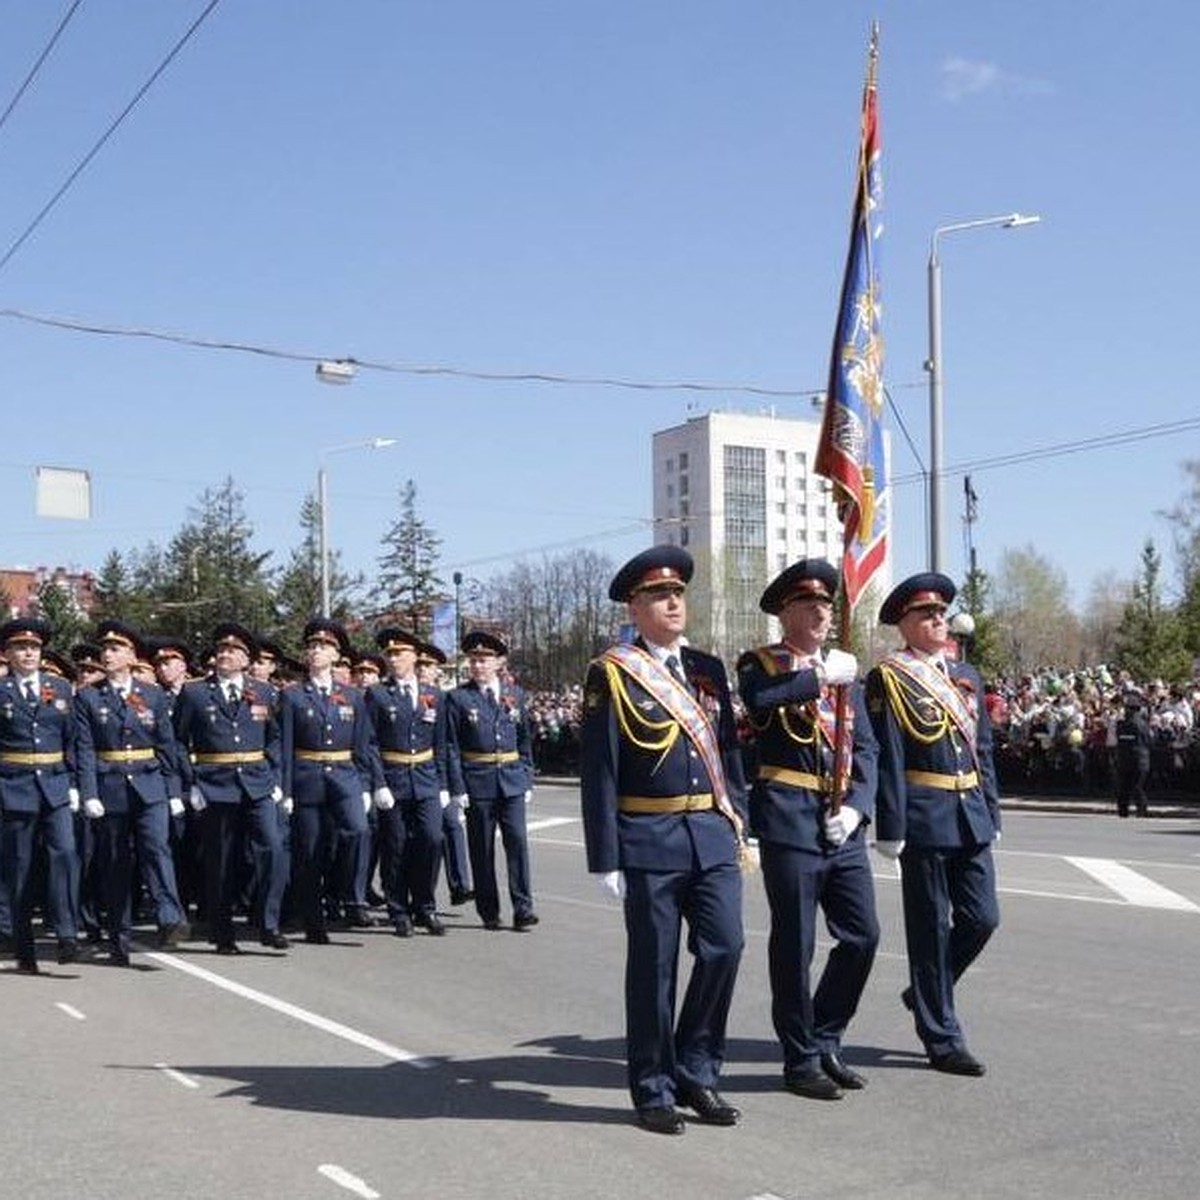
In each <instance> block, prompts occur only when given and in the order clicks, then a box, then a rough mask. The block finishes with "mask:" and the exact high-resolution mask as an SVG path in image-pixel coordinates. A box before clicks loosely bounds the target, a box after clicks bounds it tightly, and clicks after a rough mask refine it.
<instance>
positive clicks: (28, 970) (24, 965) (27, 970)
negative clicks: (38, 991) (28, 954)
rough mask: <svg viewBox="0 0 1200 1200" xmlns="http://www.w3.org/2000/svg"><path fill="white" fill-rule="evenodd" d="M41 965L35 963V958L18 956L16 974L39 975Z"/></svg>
mask: <svg viewBox="0 0 1200 1200" xmlns="http://www.w3.org/2000/svg"><path fill="white" fill-rule="evenodd" d="M41 973H42V969H41V967H39V966H38V964H37V959H36V958H18V959H17V974H18V975H40V974H41Z"/></svg>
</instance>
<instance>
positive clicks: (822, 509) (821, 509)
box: [817, 504, 828, 517]
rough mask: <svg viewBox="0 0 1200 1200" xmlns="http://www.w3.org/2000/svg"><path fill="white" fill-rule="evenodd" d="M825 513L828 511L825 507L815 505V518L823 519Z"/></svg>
mask: <svg viewBox="0 0 1200 1200" xmlns="http://www.w3.org/2000/svg"><path fill="white" fill-rule="evenodd" d="M827 511H828V506H827V505H824V504H818V505H817V516H818V517H823V516H824V515H825V514H826V512H827Z"/></svg>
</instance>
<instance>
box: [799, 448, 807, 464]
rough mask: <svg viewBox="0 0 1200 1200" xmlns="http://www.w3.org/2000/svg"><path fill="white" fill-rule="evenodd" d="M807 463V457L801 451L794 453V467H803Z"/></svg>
mask: <svg viewBox="0 0 1200 1200" xmlns="http://www.w3.org/2000/svg"><path fill="white" fill-rule="evenodd" d="M807 462H808V455H807V454H805V453H804V451H803V450H797V451H796V466H798V467H803V466H804V465H805V464H806V463H807Z"/></svg>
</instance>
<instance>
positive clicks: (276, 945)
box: [258, 929, 291, 950]
mask: <svg viewBox="0 0 1200 1200" xmlns="http://www.w3.org/2000/svg"><path fill="white" fill-rule="evenodd" d="M258 940H259V941H260V942H261V943H262V944H263V945H264V946H267V947H269V948H270V949H271V950H286V949H287V948H288V946H289V945H291V943H290V942H289V941H288V940H287V938H286V937H284V936H283V934H282V933H280V932H279V930H278V929H264V930H263V932H262V937H260V938H259V939H258Z"/></svg>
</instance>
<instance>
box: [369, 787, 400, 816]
mask: <svg viewBox="0 0 1200 1200" xmlns="http://www.w3.org/2000/svg"><path fill="white" fill-rule="evenodd" d="M374 800H375V807H376V808H377V809H379V811H380V812H387V810H388V809H389V808H393V807H394V806H395V804H396V797H395V796H393V795H392V789H391V788H390V787H387V786H384V787H377V788H376V789H375V794H374Z"/></svg>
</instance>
